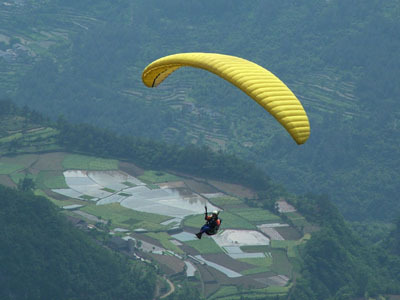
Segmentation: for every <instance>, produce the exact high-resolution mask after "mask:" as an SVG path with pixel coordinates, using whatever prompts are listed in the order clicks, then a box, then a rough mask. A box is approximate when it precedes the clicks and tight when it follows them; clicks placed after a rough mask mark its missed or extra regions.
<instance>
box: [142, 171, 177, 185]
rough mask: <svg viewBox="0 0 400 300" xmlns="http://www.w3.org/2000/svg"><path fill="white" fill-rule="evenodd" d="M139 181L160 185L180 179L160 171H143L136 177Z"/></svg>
mask: <svg viewBox="0 0 400 300" xmlns="http://www.w3.org/2000/svg"><path fill="white" fill-rule="evenodd" d="M138 178H139V179H140V180H142V181H143V182H146V183H160V182H170V181H180V180H182V178H180V177H178V176H175V175H172V174H168V173H165V172H161V171H144V173H143V174H142V175H140V176H139V177H138Z"/></svg>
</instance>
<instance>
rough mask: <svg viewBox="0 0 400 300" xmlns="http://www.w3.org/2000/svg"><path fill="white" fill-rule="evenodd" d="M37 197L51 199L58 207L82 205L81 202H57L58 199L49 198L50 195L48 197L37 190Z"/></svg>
mask: <svg viewBox="0 0 400 300" xmlns="http://www.w3.org/2000/svg"><path fill="white" fill-rule="evenodd" d="M35 195H37V196H43V197H46V198H47V199H49V200H50V201H51V202H52V203H53V204H55V205H56V206H58V207H63V206H66V205H72V204H81V202H79V200H57V199H54V198H52V197H49V196H48V195H46V193H45V192H43V191H42V190H39V189H37V190H35ZM85 205H86V203H85Z"/></svg>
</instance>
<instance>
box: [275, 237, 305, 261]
mask: <svg viewBox="0 0 400 300" xmlns="http://www.w3.org/2000/svg"><path fill="white" fill-rule="evenodd" d="M298 244H299V242H298V241H290V240H286V241H276V240H272V241H271V247H272V248H276V249H284V250H286V251H287V255H288V257H296V256H297V251H296V249H295V248H296V246H297V245H298Z"/></svg>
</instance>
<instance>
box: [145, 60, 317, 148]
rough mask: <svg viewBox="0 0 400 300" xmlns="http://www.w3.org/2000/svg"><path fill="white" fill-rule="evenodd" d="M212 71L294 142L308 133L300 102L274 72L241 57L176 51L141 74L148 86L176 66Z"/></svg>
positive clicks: (176, 67) (305, 115)
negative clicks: (273, 121)
mask: <svg viewBox="0 0 400 300" xmlns="http://www.w3.org/2000/svg"><path fill="white" fill-rule="evenodd" d="M185 66H189V67H194V68H200V69H204V70H207V71H209V72H212V73H214V74H216V75H218V76H220V77H222V78H223V79H225V80H227V81H229V82H230V83H232V84H233V85H235V86H236V87H238V88H240V89H241V90H242V91H243V92H245V93H246V94H247V95H248V96H249V97H251V98H252V99H254V100H255V101H256V102H257V103H258V104H260V105H261V106H262V107H264V108H265V109H266V110H267V111H268V112H269V113H270V114H271V115H273V116H274V117H275V119H276V120H278V122H279V123H281V124H282V126H283V127H285V128H286V130H287V131H288V132H289V134H290V135H291V136H292V137H293V139H294V140H295V141H296V143H297V144H299V145H300V144H304V143H305V142H306V141H307V139H308V137H309V135H310V123H309V121H308V117H307V114H306V112H305V111H304V108H303V106H302V105H301V103H300V101H299V100H298V99H297V98H296V96H295V95H294V94H293V92H292V91H291V90H290V89H289V88H288V87H287V86H286V85H285V84H284V83H283V82H282V81H281V80H280V79H279V78H278V77H276V76H275V75H274V74H272V73H271V72H270V71H268V70H266V69H264V68H263V67H261V66H259V65H257V64H256V63H253V62H251V61H248V60H246V59H243V58H239V57H235V56H230V55H224V54H217V53H179V54H174V55H169V56H165V57H162V58H160V59H157V60H155V61H153V62H152V63H151V64H149V65H148V66H147V67H146V68H145V69H144V70H143V74H142V80H143V83H144V84H145V85H146V86H148V87H156V86H158V85H159V84H160V83H161V82H163V80H164V79H165V78H167V77H168V76H169V75H170V74H171V73H172V72H174V71H175V70H177V69H179V68H180V67H185Z"/></svg>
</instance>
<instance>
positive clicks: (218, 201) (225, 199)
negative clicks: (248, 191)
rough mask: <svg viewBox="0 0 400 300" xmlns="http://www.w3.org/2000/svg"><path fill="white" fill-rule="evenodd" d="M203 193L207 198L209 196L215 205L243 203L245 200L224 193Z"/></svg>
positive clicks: (227, 205)
mask: <svg viewBox="0 0 400 300" xmlns="http://www.w3.org/2000/svg"><path fill="white" fill-rule="evenodd" d="M202 195H203V196H204V197H206V198H209V199H210V200H211V202H212V203H213V204H214V205H216V206H219V207H222V208H227V207H230V206H236V205H242V204H243V201H242V200H240V199H239V198H236V197H231V196H227V195H224V194H222V193H216V194H202Z"/></svg>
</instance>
